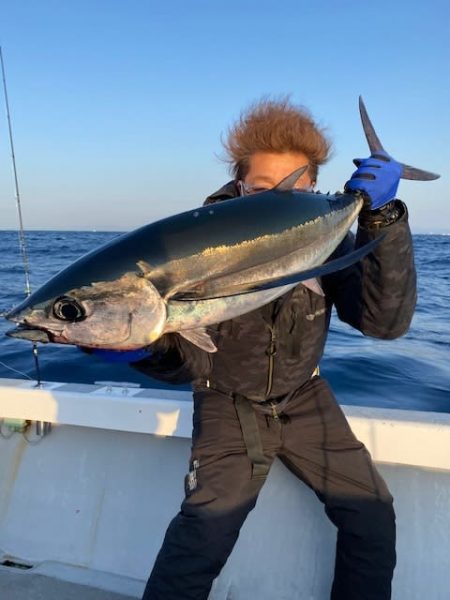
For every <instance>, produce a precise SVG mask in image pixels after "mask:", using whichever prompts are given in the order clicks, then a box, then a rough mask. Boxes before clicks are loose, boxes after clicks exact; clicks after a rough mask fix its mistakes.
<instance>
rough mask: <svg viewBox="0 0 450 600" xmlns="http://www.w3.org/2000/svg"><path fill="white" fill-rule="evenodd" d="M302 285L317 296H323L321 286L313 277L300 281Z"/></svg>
mask: <svg viewBox="0 0 450 600" xmlns="http://www.w3.org/2000/svg"><path fill="white" fill-rule="evenodd" d="M302 285H304V286H305V287H307V288H308V289H309V290H311V291H312V292H314V293H315V294H318V295H319V296H325V294H324V291H323V289H322V286H321V285H320V283H319V282H318V281H317V279H316V278H315V277H314V278H313V279H305V281H302Z"/></svg>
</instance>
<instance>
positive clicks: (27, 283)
mask: <svg viewBox="0 0 450 600" xmlns="http://www.w3.org/2000/svg"><path fill="white" fill-rule="evenodd" d="M0 63H1V69H2V80H3V92H4V97H5V107H6V119H7V122H8V133H9V145H10V149H11V158H12V167H13V176H14V188H15V196H16V206H17V212H18V215H19V231H18V234H19V248H20V253H21V255H22V262H23V268H24V275H25V295H26V297H28V296H30V295H31V285H30V262H29V260H28V250H27V243H26V239H25V228H24V226H23V218H22V205H21V201H20V192H19V178H18V176H17V166H16V155H15V152H14V141H13V134H12V125H11V113H10V110H9V100H8V89H7V86H6V73H5V63H4V61H3V51H2V47H1V46H0ZM32 352H33V357H34V364H35V369H36V381H37V387H40V386H41V369H40V365H39V353H38V347H37V344H36V343H35V342H33V349H32Z"/></svg>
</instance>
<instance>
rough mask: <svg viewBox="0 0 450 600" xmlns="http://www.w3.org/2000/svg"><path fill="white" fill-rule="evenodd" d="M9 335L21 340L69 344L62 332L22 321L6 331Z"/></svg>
mask: <svg viewBox="0 0 450 600" xmlns="http://www.w3.org/2000/svg"><path fill="white" fill-rule="evenodd" d="M6 335H7V336H8V337H12V338H15V339H19V340H28V341H29V342H41V343H42V344H49V343H54V344H67V340H66V338H65V337H64V336H62V335H61V333H60V332H53V331H49V330H48V329H44V328H43V327H37V326H36V325H27V324H25V323H20V324H19V325H18V326H17V327H15V328H14V329H10V330H9V331H7V332H6Z"/></svg>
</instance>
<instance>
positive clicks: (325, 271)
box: [174, 235, 384, 302]
mask: <svg viewBox="0 0 450 600" xmlns="http://www.w3.org/2000/svg"><path fill="white" fill-rule="evenodd" d="M383 238H384V235H381V236H380V237H379V238H377V239H375V240H372V241H371V242H368V243H367V244H365V245H364V246H361V248H358V249H357V250H353V251H352V252H349V253H348V254H345V255H344V256H340V257H339V258H335V259H333V260H330V261H328V262H326V263H324V264H323V265H317V266H316V267H311V268H310V269H306V270H305V271H299V272H298V273H290V274H288V275H285V276H284V277H278V278H276V279H266V280H261V281H252V282H250V283H239V284H236V285H227V286H223V287H222V288H221V289H218V290H217V291H211V292H210V293H206V294H205V296H204V297H200V296H199V294H198V292H197V290H195V291H193V292H191V293H190V294H189V293H188V292H186V293H184V294H179V295H177V296H176V297H175V298H174V300H177V301H179V302H183V301H184V302H187V301H195V300H213V299H214V298H228V297H229V296H238V295H239V294H250V293H252V292H260V291H261V290H270V289H272V288H276V287H282V286H285V285H291V284H293V285H295V284H297V283H301V282H304V281H309V280H311V279H312V278H314V277H322V276H323V275H329V274H330V273H334V272H335V271H340V270H342V269H345V268H347V267H349V266H350V265H353V264H354V263H356V262H358V261H359V260H361V259H362V258H364V256H366V255H367V254H369V253H370V252H372V250H374V249H375V248H376V247H377V246H378V244H379V243H380V242H381V240H382V239H383ZM307 287H308V286H307ZM313 291H315V290H314V289H313Z"/></svg>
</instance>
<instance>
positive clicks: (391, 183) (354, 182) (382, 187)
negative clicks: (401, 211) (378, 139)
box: [344, 150, 403, 210]
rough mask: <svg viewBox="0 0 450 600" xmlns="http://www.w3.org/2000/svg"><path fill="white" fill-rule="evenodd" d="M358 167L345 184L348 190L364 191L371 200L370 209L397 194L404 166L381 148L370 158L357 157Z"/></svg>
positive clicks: (377, 206)
mask: <svg viewBox="0 0 450 600" xmlns="http://www.w3.org/2000/svg"><path fill="white" fill-rule="evenodd" d="M353 162H354V163H355V165H356V166H357V167H358V168H357V169H356V171H355V172H354V173H353V175H352V176H351V179H350V180H349V181H347V183H346V184H345V187H344V190H345V191H346V192H356V191H357V190H359V191H361V192H363V193H364V194H365V195H366V197H367V199H368V200H369V202H370V210H376V209H378V208H381V207H382V206H384V205H385V204H387V203H388V202H390V201H391V200H394V198H395V196H396V194H397V188H398V184H399V182H400V178H401V175H402V170H403V166H402V165H401V164H400V163H398V162H397V161H396V160H394V159H393V158H392V157H391V156H389V154H387V153H386V152H384V151H382V150H380V151H377V152H376V153H374V154H372V155H371V156H370V157H369V158H355V160H354V161H353Z"/></svg>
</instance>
